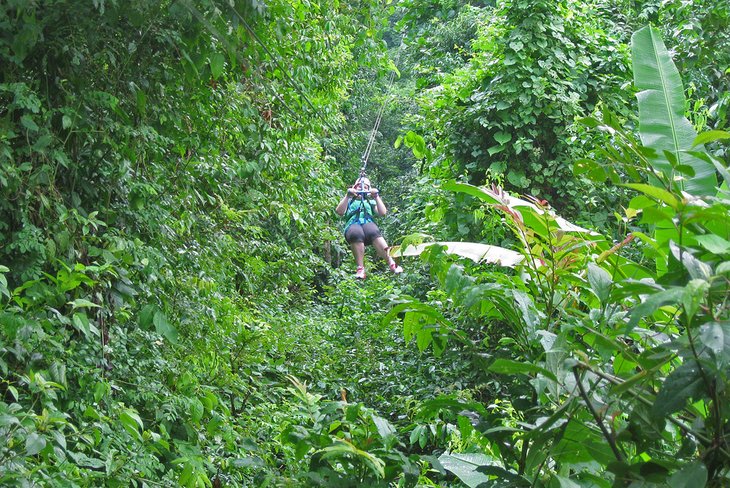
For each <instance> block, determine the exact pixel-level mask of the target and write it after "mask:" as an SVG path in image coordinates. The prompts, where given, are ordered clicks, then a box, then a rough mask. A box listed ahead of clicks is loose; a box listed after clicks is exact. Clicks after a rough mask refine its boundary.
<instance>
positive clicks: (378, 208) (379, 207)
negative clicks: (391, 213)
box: [370, 188, 388, 217]
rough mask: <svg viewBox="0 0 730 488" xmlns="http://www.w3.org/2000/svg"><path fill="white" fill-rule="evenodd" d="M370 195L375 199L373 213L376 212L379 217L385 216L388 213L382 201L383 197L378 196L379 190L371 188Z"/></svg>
mask: <svg viewBox="0 0 730 488" xmlns="http://www.w3.org/2000/svg"><path fill="white" fill-rule="evenodd" d="M370 196H372V197H373V198H374V199H375V213H377V214H378V215H379V216H381V217H385V214H387V213H388V209H387V208H386V207H385V203H383V199H382V198H380V192H379V191H378V189H377V188H371V189H370Z"/></svg>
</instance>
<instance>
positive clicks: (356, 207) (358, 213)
mask: <svg viewBox="0 0 730 488" xmlns="http://www.w3.org/2000/svg"><path fill="white" fill-rule="evenodd" d="M361 206H362V210H361ZM374 213H375V202H374V201H372V200H364V201H363V200H360V199H359V198H353V199H352V200H350V203H348V204H347V212H345V219H346V221H347V223H346V224H345V233H347V229H349V228H350V226H351V225H352V224H360V225H364V224H367V223H368V222H373V221H374V219H373V214H374Z"/></svg>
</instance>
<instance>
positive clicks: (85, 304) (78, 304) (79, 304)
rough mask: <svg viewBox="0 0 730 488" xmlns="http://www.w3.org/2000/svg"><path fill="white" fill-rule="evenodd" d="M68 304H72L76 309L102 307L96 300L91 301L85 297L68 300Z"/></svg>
mask: <svg viewBox="0 0 730 488" xmlns="http://www.w3.org/2000/svg"><path fill="white" fill-rule="evenodd" d="M68 305H71V306H72V307H73V308H74V309H77V308H101V305H97V304H96V303H94V302H90V301H89V300H86V299H85V298H77V299H76V300H74V301H72V302H68Z"/></svg>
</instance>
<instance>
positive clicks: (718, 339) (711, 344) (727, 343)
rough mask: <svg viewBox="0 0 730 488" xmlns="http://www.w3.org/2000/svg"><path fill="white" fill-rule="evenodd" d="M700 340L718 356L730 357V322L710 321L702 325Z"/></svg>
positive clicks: (725, 358)
mask: <svg viewBox="0 0 730 488" xmlns="http://www.w3.org/2000/svg"><path fill="white" fill-rule="evenodd" d="M700 342H702V344H704V345H705V346H706V347H708V348H709V349H710V350H712V352H714V353H715V355H716V356H720V355H721V354H723V353H724V355H723V356H724V357H723V359H724V360H727V359H730V322H728V321H723V322H708V323H706V324H703V325H702V326H701V327H700Z"/></svg>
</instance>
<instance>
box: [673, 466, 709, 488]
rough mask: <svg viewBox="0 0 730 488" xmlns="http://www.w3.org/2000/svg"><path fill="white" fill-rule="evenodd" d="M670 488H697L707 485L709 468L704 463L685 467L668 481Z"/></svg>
mask: <svg viewBox="0 0 730 488" xmlns="http://www.w3.org/2000/svg"><path fill="white" fill-rule="evenodd" d="M667 484H668V485H669V487H670V488H697V487H699V486H705V485H706V484H707V467H705V465H704V464H703V463H702V461H695V462H694V463H692V464H689V465H687V466H684V467H683V468H682V469H680V470H679V471H677V472H676V473H674V474H673V475H672V476H671V478H669V479H668V480H667Z"/></svg>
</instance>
